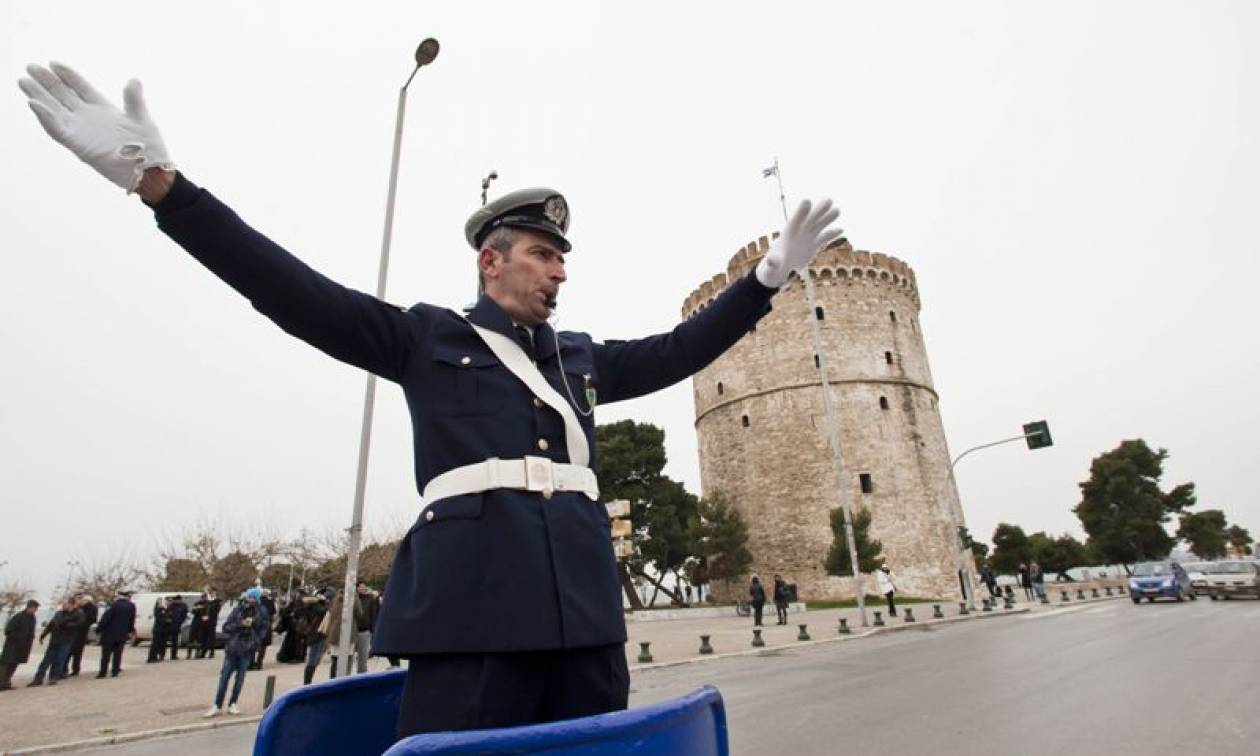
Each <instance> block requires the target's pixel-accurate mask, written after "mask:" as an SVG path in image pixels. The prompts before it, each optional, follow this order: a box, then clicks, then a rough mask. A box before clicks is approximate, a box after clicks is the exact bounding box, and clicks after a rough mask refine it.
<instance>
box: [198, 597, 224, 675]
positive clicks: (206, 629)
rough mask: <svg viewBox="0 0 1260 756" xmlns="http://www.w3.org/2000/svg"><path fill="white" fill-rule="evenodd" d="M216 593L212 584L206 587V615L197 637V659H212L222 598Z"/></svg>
mask: <svg viewBox="0 0 1260 756" xmlns="http://www.w3.org/2000/svg"><path fill="white" fill-rule="evenodd" d="M217 593H218V591H217V590H216V589H215V587H214V586H210V587H209V588H207V589H206V616H205V619H204V620H202V623H201V637H200V638H198V644H199V648H198V649H197V658H198V659H204V658H206V657H207V656H208V657H210V658H211V659H213V658H214V648H215V646H216V645H218V643H217V638H216V634H217V633H218V627H219V611H220V610H222V609H223V599H221V598H219V597H218V596H217V595H216V594H217Z"/></svg>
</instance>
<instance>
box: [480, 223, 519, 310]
mask: <svg viewBox="0 0 1260 756" xmlns="http://www.w3.org/2000/svg"><path fill="white" fill-rule="evenodd" d="M517 235H518V234H517V231H516V229H514V228H512V227H511V226H499V227H498V228H496V229H495V230H493V231H491V232H490V233H489V234H487V235H486V238H485V241H483V242H481V248H482V249H485V248H486V247H489V248H490V249H493V250H494V251H495V252H499V253H501V254H502V255H503V258H504V259H505V260H506V259H507V256H508V255H510V254H511V253H512V245H514V244H516V237H517ZM477 255H478V256H477V293H478V294H481V293H484V292H485V290H486V278H485V276H483V275H482V274H481V250H478V251H477Z"/></svg>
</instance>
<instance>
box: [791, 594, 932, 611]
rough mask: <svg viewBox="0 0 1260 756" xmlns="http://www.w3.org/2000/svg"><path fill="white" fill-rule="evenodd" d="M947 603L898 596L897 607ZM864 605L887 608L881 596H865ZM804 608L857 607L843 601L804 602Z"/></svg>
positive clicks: (886, 602) (855, 602) (854, 604)
mask: <svg viewBox="0 0 1260 756" xmlns="http://www.w3.org/2000/svg"><path fill="white" fill-rule="evenodd" d="M944 603H949V602H947V601H943V600H941V599H934V598H920V597H918V596H898V597H897V606H901V605H902V604H944ZM866 605H867V606H869V607H874V608H876V609H878V608H880V607H886V606H888V599H886V598H884V597H883V596H867V597H866ZM805 606H806V608H808V609H810V610H813V609H852V608H854V607H856V606H857V599H844V600H842V601H806V602H805Z"/></svg>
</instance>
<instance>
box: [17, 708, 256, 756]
mask: <svg viewBox="0 0 1260 756" xmlns="http://www.w3.org/2000/svg"><path fill="white" fill-rule="evenodd" d="M261 720H262V715H261V714H258V715H256V716H250V717H233V718H232V719H224V720H221V721H217V722H195V723H193V724H186V725H176V726H174V727H164V728H162V729H159V730H137V731H136V732H124V733H119V734H117V735H103V736H101V737H99V738H84V739H83V740H72V741H69V742H67V743H54V744H52V745H42V746H34V747H31V748H21V749H18V750H16V751H5V752H4V753H3V756H32V755H33V754H39V753H64V752H66V751H79V750H83V749H85V748H100V747H101V746H109V745H118V744H120V743H131V742H134V741H137V740H156V739H158V738H164V737H169V736H172V735H187V734H189V733H193V732H203V731H206V730H218V729H221V728H224V727H238V726H240V725H244V724H256V723H258V722H259V721H261Z"/></svg>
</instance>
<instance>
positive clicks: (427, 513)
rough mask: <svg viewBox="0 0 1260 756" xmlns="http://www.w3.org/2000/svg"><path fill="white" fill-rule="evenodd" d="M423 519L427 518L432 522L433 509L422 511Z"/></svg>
mask: <svg viewBox="0 0 1260 756" xmlns="http://www.w3.org/2000/svg"><path fill="white" fill-rule="evenodd" d="M424 519H426V520H428V521H429V522H432V521H433V510H429V511H428V512H425V513H424Z"/></svg>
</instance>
